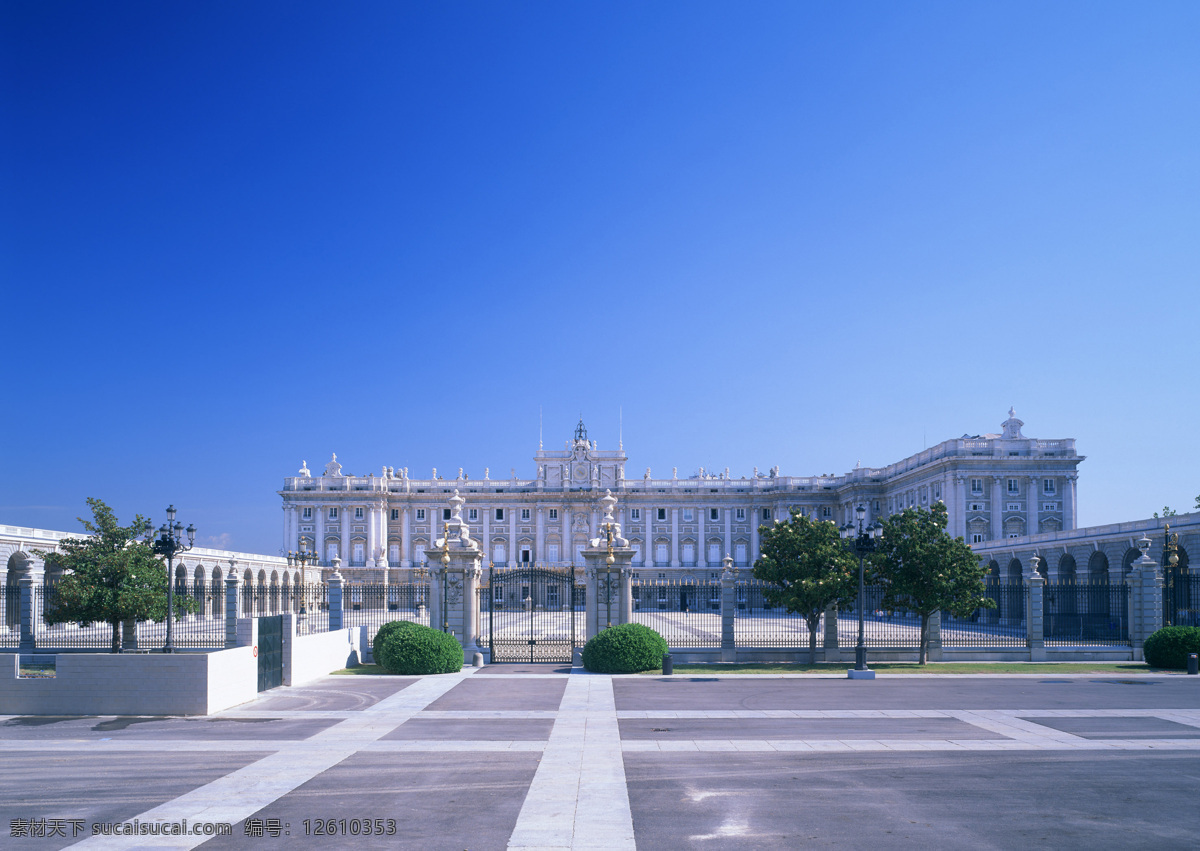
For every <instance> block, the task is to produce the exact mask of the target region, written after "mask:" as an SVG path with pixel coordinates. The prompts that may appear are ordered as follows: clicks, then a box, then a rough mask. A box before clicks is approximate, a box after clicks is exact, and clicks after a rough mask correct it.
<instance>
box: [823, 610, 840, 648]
mask: <svg viewBox="0 0 1200 851" xmlns="http://www.w3.org/2000/svg"><path fill="white" fill-rule="evenodd" d="M821 644H822V646H823V647H824V649H825V661H826V662H840V661H841V660H842V652H841V650H840V648H839V647H838V607H837V605H836V604H835V605H832V606H830V607H829V608H827V609H826V610H825V635H824V641H822V642H821Z"/></svg>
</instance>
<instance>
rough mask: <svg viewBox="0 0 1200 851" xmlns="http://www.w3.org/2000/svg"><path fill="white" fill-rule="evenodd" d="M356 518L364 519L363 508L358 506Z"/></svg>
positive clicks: (355, 510)
mask: <svg viewBox="0 0 1200 851" xmlns="http://www.w3.org/2000/svg"><path fill="white" fill-rule="evenodd" d="M354 519H355V520H362V519H363V511H362V509H361V508H356V509H354Z"/></svg>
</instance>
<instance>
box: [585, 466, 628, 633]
mask: <svg viewBox="0 0 1200 851" xmlns="http://www.w3.org/2000/svg"><path fill="white" fill-rule="evenodd" d="M599 503H600V507H601V508H602V509H603V510H604V517H603V519H602V520H601V521H600V526H599V528H598V529H597V531H598V532H600V536H599V537H596V538H592V539H591V540H589V541H588V545H587V548H586V549H584V551H583V558H584V562H585V563H586V564H587V570H586V571H585V572H584V575H585V576H586V577H587V600H586V603H587V605H586V610H587V617H586V619H585V621H586V624H587V626H586V627H585V628H586V630H587V635H586V637H585V638H586V640H591V639H592V638H593V637H595V636H596V635H598V634H599V633H600V632H601V631H602V630H604V629H606V628H607V627H608V626H609V625H610V624H618V623H628V622H629V621H631V620H633V578H632V576H630V567H631V565H632V564H633V547H631V546H629V541H628V540H626V539H625V538H624V537H622V535H621V524H620V523H618V522H617V521H616V520H615V519H614V518H613V508H614V507H615V506H616V504H617V498H616V497H615V496H613V495H612V491H610V490H606V491H605V492H604V496H602V497H601V498H600V499H599ZM610 558H611V559H612V561H609V559H610ZM623 618H628V620H623Z"/></svg>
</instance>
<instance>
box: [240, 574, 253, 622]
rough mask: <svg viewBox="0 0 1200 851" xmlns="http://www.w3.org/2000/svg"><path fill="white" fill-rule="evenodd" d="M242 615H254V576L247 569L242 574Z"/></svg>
mask: <svg viewBox="0 0 1200 851" xmlns="http://www.w3.org/2000/svg"><path fill="white" fill-rule="evenodd" d="M242 614H243V615H247V616H249V615H253V614H254V574H253V573H252V572H251V570H250V568H248V567H247V568H246V571H245V573H243V574H242Z"/></svg>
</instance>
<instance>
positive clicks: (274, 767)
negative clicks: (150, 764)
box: [72, 668, 478, 849]
mask: <svg viewBox="0 0 1200 851" xmlns="http://www.w3.org/2000/svg"><path fill="white" fill-rule="evenodd" d="M476 670H478V669H476V668H465V669H463V671H462V672H461V673H459V674H447V675H442V676H438V677H425V678H423V679H421V680H420V681H419V682H417V683H414V684H413V685H411V686H409V687H408V688H406V689H403V690H402V691H399V692H396V693H395V694H393V695H391V696H390V697H387V698H385V699H383V700H381V701H380V702H379V703H377V704H375V705H374V706H372V707H370V708H368V709H364V710H363V711H362V712H359V713H358V714H357V716H356V717H354V718H349V719H347V720H345V721H342V722H341V723H340V724H335V725H334V726H332V727H328V728H326V729H324V730H322V731H320V732H319V733H316V734H315V735H313V736H311V737H309V738H308V739H305V740H303V741H291V742H287V743H283V742H277V743H276V746H277V747H282V749H281V750H279V751H277V752H276V753H273V754H271V755H269V756H266V757H263V758H262V759H260V760H257V761H256V762H253V763H251V764H250V765H247V766H245V767H243V768H240V769H238V770H237V771H234V772H231V773H229V774H227V775H225V776H224V777H219V778H217V779H216V780H214V781H213V782H211V783H208V784H206V785H204V786H201V787H200V788H198V789H193V790H192V791H191V792H188V793H186V794H183V795H180V796H179V797H178V798H175V799H174V800H171V801H167V802H166V803H164V804H161V805H159V806H157V807H154V808H152V809H149V810H147V811H145V812H143V813H139V814H138V815H136V816H133V817H132V818H131V819H129V820H130V821H132V820H134V819H136V820H138V821H141V822H154V821H171V822H173V821H181V820H182V819H185V818H186V819H187V820H188V821H189V822H191V823H193V824H195V823H197V822H227V823H229V824H233V825H235V827H236V826H237V825H239V824H240V823H241V822H242V821H243V820H244V819H246V818H248V817H249V816H251V815H253V814H254V813H256V812H258V811H259V810H261V809H262V808H263V807H265V806H267V805H268V804H270V803H271V802H273V801H276V800H278V799H279V798H281V797H283V796H284V795H286V794H287V793H289V792H291V791H292V790H293V789H296V788H297V787H299V786H301V785H303V784H304V783H306V782H307V781H309V780H311V779H312V778H313V777H316V776H317V775H318V774H320V773H322V772H323V771H326V770H328V769H330V768H332V767H333V766H335V765H337V764H338V763H339V762H341V761H342V760H344V759H346V758H348V757H350V756H353V755H354V754H355V753H357V752H358V751H360V750H362V749H363V747H364V745H366V744H367V743H369V742H372V741H374V740H376V739H378V738H380V737H381V736H384V735H386V734H387V733H389V732H391V731H392V730H393V729H395V728H396V726H397V725H399V724H402V723H403V722H404V721H406V720H407V719H408V718H411V717H412V716H413V715H415V714H417V713H418V712H420V711H421V710H422V709H424V708H425V707H426V706H428V705H429V704H431V703H433V702H434V701H435V700H437V699H438V698H439V697H441V696H442V695H443V694H445V693H446V692H448V691H450V689H452V688H454V686H456V685H458V684H459V683H460V682H462V681H463V679H464V678H465V677H467V676H470V675H471V674H473V673H474V672H475V671H476ZM211 744H212V743H210V748H211ZM238 744H239V749H240V746H241V745H243V744H244V743H241V742H239V743H238ZM214 749H215V748H214ZM249 749H250V748H246V750H249ZM209 838H210V837H207V836H195V837H192V836H153V837H147V838H146V840H145V843H146V844H145V845H139V844H137V843H135V844H130V839H129V837H126V836H95V837H89V838H87V839H85V840H83V841H82V842H78V843H76V844H75V845H74V846H72V847H74V848H84V849H108V848H112V849H125V848H137V847H150V846H151V845H153V847H155V848H194V847H196V846H197V845H200V844H201V843H203V842H206V841H207V840H208V839H209Z"/></svg>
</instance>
